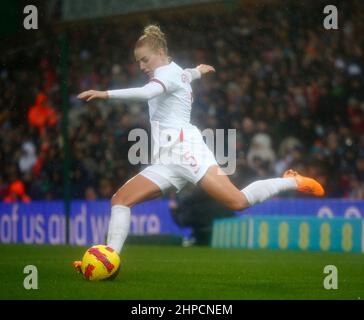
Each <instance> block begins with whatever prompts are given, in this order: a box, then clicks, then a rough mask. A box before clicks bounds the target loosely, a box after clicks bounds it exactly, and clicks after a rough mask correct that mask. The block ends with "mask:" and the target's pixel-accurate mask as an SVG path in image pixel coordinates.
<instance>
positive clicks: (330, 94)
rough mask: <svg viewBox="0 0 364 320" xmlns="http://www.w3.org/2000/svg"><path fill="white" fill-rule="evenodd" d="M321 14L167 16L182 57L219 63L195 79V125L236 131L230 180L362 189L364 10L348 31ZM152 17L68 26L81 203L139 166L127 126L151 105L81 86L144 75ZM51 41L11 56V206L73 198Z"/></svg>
mask: <svg viewBox="0 0 364 320" xmlns="http://www.w3.org/2000/svg"><path fill="white" fill-rule="evenodd" d="M321 9H322V8H321V7H318V8H317V12H316V14H314V13H313V12H312V10H313V9H312V8H306V10H305V8H304V7H300V8H299V9H298V8H295V7H294V6H291V7H287V8H279V7H277V8H276V9H274V10H272V8H270V7H262V8H256V10H251V11H249V10H247V11H244V12H240V11H234V10H233V11H232V12H229V13H226V14H204V16H203V17H201V16H200V15H199V14H198V13H196V15H188V18H186V17H176V18H173V19H172V18H167V17H164V18H160V19H158V22H159V24H160V26H161V27H162V30H163V31H164V32H165V33H166V35H167V40H168V44H169V49H170V55H171V56H172V58H173V60H174V61H175V62H176V63H178V64H180V65H181V66H182V67H185V68H187V67H193V66H196V65H198V64H200V63H206V64H211V65H213V66H215V68H216V71H217V72H216V74H213V75H209V76H207V77H206V78H204V79H202V80H197V81H195V82H194V83H193V89H194V104H193V111H192V123H193V124H196V125H197V126H198V127H199V128H200V129H201V130H203V129H205V128H212V129H218V128H225V129H228V128H230V129H236V130H237V146H236V148H237V169H236V172H235V174H234V175H233V176H231V178H232V180H233V181H234V183H236V185H237V186H239V187H240V188H243V187H244V186H245V185H247V184H248V183H250V182H252V181H254V180H257V179H266V178H270V177H275V176H281V175H282V174H283V172H284V171H285V170H286V169H288V168H293V169H296V170H298V171H300V172H302V173H303V174H307V175H310V176H312V177H315V178H317V179H318V180H319V181H320V182H321V183H322V184H323V185H324V186H325V189H326V191H327V194H326V196H327V197H343V198H353V199H363V198H364V115H363V113H364V75H363V72H364V70H363V68H364V65H363V61H364V53H363V50H364V34H363V32H362V30H364V28H363V22H364V19H363V17H361V16H360V12H359V11H356V10H353V8H351V7H349V6H345V5H344V6H343V7H342V8H340V9H339V10H340V11H339V12H340V20H339V29H338V30H325V29H324V27H323V25H322V20H323V15H322V10H321ZM152 22H155V20H152ZM143 26H144V24H142V23H141V22H138V23H136V24H133V25H130V23H129V24H124V23H123V21H115V20H113V21H104V22H100V21H97V22H93V23H92V22H91V23H89V24H79V25H77V24H76V25H74V26H71V27H69V29H67V33H68V41H69V42H68V46H69V50H68V52H69V57H68V61H69V64H68V88H67V89H68V93H69V105H70V112H69V132H68V134H69V139H70V140H69V141H70V143H69V148H70V169H71V171H70V172H71V173H70V180H71V197H72V198H73V199H88V200H95V199H107V198H110V197H111V196H112V194H113V193H114V192H115V191H116V190H117V188H119V187H120V186H121V185H122V184H123V183H124V182H126V181H127V180H128V179H129V178H131V177H132V176H133V175H135V174H137V173H138V172H139V171H140V169H141V167H140V166H139V165H131V164H130V163H129V161H128V150H129V148H130V146H131V145H132V144H133V142H129V141H128V133H129V131H130V130H132V129H133V128H144V129H146V130H149V122H148V121H149V120H148V112H147V106H146V104H143V103H123V102H120V101H92V102H90V103H84V102H82V101H79V100H78V99H77V94H78V93H80V92H81V91H83V90H87V89H99V90H106V89H119V88H127V87H135V86H141V85H143V84H144V83H145V82H146V81H147V79H146V78H145V76H144V75H142V74H141V73H140V72H139V70H138V66H137V64H136V63H135V61H134V59H133V47H134V43H135V41H136V40H137V38H138V37H139V35H140V33H141V31H142V29H143ZM42 37H43V38H42V41H40V43H39V44H37V45H35V46H34V48H30V49H29V50H26V52H24V51H21V52H18V53H16V54H13V55H12V56H5V57H3V58H2V60H1V62H2V64H1V65H0V92H1V95H0V133H1V135H0V145H1V153H0V165H1V173H0V199H2V200H3V201H5V202H12V201H16V200H21V201H24V202H29V201H31V200H39V199H49V200H51V199H62V198H63V194H64V193H63V185H64V172H65V171H64V170H65V160H66V157H65V154H64V142H63V131H62V128H63V125H64V124H63V122H62V106H63V101H62V94H63V93H62V90H63V88H62V86H61V72H62V69H61V65H60V54H61V52H60V48H59V43H58V42H57V41H55V39H57V35H56V32H55V31H52V30H48V31H47V33H46V34H42ZM44 39H46V40H44Z"/></svg>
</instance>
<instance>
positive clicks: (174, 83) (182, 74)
mask: <svg viewBox="0 0 364 320" xmlns="http://www.w3.org/2000/svg"><path fill="white" fill-rule="evenodd" d="M151 81H155V82H158V83H159V84H161V85H162V86H163V89H164V93H163V94H161V95H159V96H157V97H155V98H153V99H151V100H149V101H148V105H149V116H150V121H151V124H152V127H153V125H154V123H155V122H158V123H159V126H160V127H161V128H171V129H172V128H173V129H181V128H186V129H187V128H191V123H190V119H191V104H192V88H191V85H190V76H189V75H188V74H187V72H186V71H184V70H183V69H182V68H181V67H180V66H178V65H177V64H176V63H174V62H171V63H170V64H168V65H165V66H161V67H159V68H157V69H156V70H155V71H154V77H153V78H152V79H151Z"/></svg>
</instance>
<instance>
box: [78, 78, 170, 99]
mask: <svg viewBox="0 0 364 320" xmlns="http://www.w3.org/2000/svg"><path fill="white" fill-rule="evenodd" d="M163 91H164V89H163V87H162V86H161V85H160V84H159V83H156V82H149V83H148V84H146V85H145V86H144V87H141V88H130V89H119V90H107V91H98V90H87V91H84V92H82V93H80V94H79V95H78V96H77V98H79V99H82V100H86V101H90V100H92V99H109V98H114V99H120V100H134V101H148V100H150V99H153V98H155V97H156V96H159V95H160V94H162V93H163Z"/></svg>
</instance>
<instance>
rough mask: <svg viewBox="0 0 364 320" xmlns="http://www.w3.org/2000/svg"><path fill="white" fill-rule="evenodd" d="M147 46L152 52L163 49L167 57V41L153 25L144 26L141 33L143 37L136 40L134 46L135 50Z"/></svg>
mask: <svg viewBox="0 0 364 320" xmlns="http://www.w3.org/2000/svg"><path fill="white" fill-rule="evenodd" d="M146 44H147V45H149V46H150V47H151V48H152V49H153V50H155V51H157V50H158V49H163V51H164V52H165V54H166V55H168V47H167V40H166V36H165V34H164V33H163V32H162V31H161V29H160V27H159V26H157V25H154V24H150V25H149V26H146V27H145V28H144V31H143V35H142V36H141V37H140V38H139V39H138V41H137V42H136V44H135V48H138V47H141V46H143V45H146Z"/></svg>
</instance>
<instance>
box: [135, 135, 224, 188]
mask: <svg viewBox="0 0 364 320" xmlns="http://www.w3.org/2000/svg"><path fill="white" fill-rule="evenodd" d="M213 165H217V162H216V159H215V157H214V155H213V153H212V152H211V150H210V149H209V148H208V147H207V145H206V144H205V142H204V141H203V138H202V135H201V132H200V131H199V130H198V129H197V128H194V129H192V130H184V132H183V141H181V142H178V141H176V143H174V144H172V146H169V147H165V148H163V147H161V148H160V149H159V157H158V159H157V160H156V159H155V160H154V164H152V165H150V166H149V167H147V168H145V169H144V170H143V171H141V172H140V174H141V175H143V176H144V177H146V178H147V179H149V180H151V181H152V182H154V183H155V184H156V185H158V187H159V188H160V189H161V191H162V192H163V193H164V192H165V191H167V190H169V189H170V188H172V187H174V188H176V189H177V192H179V191H180V190H182V189H183V187H184V186H185V185H186V184H187V182H191V183H193V184H195V185H196V184H197V183H198V182H199V181H200V180H201V178H202V177H203V176H204V175H205V174H206V171H207V170H208V168H209V167H211V166H213Z"/></svg>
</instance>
